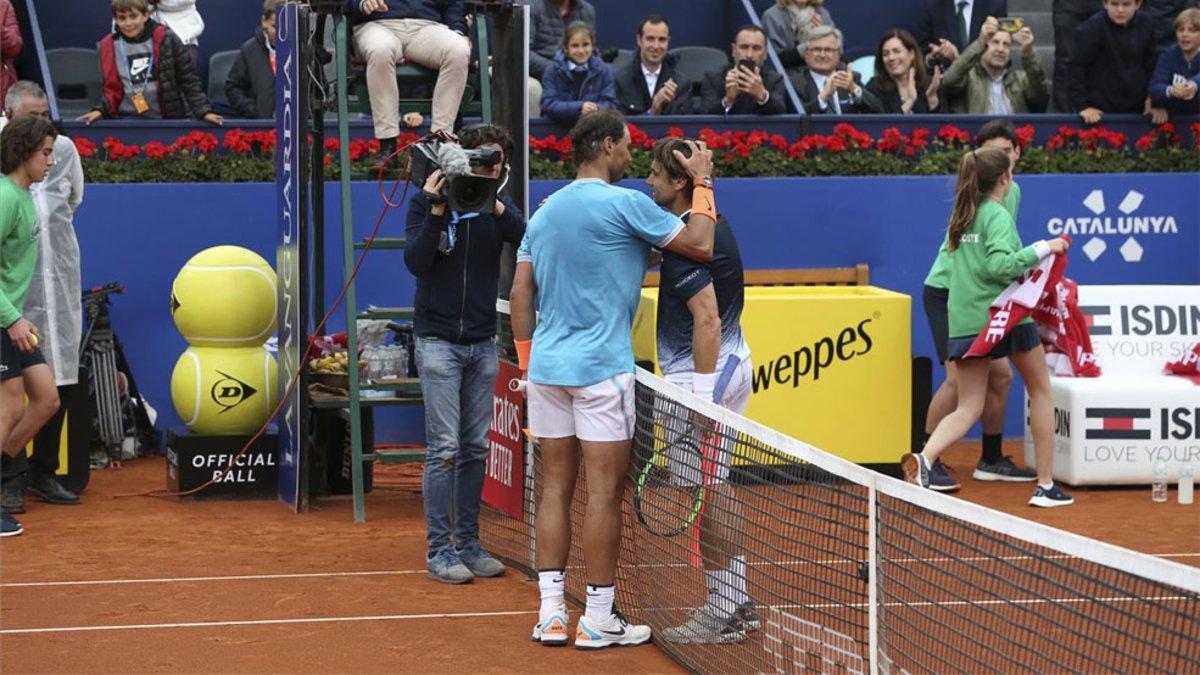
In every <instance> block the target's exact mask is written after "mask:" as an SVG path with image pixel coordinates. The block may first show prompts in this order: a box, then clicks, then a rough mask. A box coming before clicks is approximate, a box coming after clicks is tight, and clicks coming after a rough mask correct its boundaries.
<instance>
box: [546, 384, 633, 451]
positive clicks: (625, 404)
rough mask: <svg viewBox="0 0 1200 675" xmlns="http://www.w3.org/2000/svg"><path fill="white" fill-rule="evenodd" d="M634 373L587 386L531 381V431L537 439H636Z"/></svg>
mask: <svg viewBox="0 0 1200 675" xmlns="http://www.w3.org/2000/svg"><path fill="white" fill-rule="evenodd" d="M633 382H634V376H633V373H621V374H620V375H615V376H613V377H610V378H608V379H607V380H604V381H603V382H597V383H596V384H590V385H588V386H586V387H560V386H557V385H552V384H538V383H536V382H530V383H529V386H528V389H527V390H526V393H527V394H528V400H529V433H530V434H532V435H533V437H534V438H567V437H569V436H575V437H576V438H578V439H579V440H581V441H628V440H629V439H631V438H633V424H634V394H633Z"/></svg>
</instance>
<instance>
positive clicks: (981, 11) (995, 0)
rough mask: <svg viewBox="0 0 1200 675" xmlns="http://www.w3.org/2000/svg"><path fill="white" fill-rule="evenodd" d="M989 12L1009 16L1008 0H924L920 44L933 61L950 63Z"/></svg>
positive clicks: (972, 38)
mask: <svg viewBox="0 0 1200 675" xmlns="http://www.w3.org/2000/svg"><path fill="white" fill-rule="evenodd" d="M989 16H996V17H999V16H1008V0H922V2H921V10H920V14H919V15H918V17H917V34H916V39H917V40H919V42H918V44H920V45H924V46H925V47H924V48H925V49H927V50H928V53H927V58H928V59H929V61H930V65H939V64H940V65H949V64H951V63H953V62H954V60H955V59H957V58H958V55H959V53H961V52H962V50H964V49H966V48H967V45H969V44H971V43H972V42H974V41H975V40H977V39H979V31H980V29H981V28H982V27H983V22H984V20H985V19H986V18H987V17H989Z"/></svg>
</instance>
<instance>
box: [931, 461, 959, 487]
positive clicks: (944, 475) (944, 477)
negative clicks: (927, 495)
mask: <svg viewBox="0 0 1200 675" xmlns="http://www.w3.org/2000/svg"><path fill="white" fill-rule="evenodd" d="M960 487H962V486H961V485H959V484H958V481H956V480H954V478H953V477H952V476H951V475H950V472H948V471H946V465H945V464H942V460H940V459H938V460H934V462H933V466H931V467H929V489H930V490H937V491H938V492H954V491H955V490H957V489H958V488H960Z"/></svg>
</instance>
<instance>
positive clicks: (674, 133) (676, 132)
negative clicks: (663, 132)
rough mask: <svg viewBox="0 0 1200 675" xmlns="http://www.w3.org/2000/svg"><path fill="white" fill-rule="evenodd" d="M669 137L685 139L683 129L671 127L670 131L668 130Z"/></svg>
mask: <svg viewBox="0 0 1200 675" xmlns="http://www.w3.org/2000/svg"><path fill="white" fill-rule="evenodd" d="M667 136H670V137H671V138H683V128H681V127H671V128H670V129H667Z"/></svg>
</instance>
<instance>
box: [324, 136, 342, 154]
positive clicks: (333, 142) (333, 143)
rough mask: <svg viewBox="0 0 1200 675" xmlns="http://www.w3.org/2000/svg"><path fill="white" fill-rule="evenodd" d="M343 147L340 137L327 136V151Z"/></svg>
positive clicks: (334, 150)
mask: <svg viewBox="0 0 1200 675" xmlns="http://www.w3.org/2000/svg"><path fill="white" fill-rule="evenodd" d="M341 149H342V143H341V141H339V140H338V139H336V138H326V139H325V151H326V152H337V151H338V150H341Z"/></svg>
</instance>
